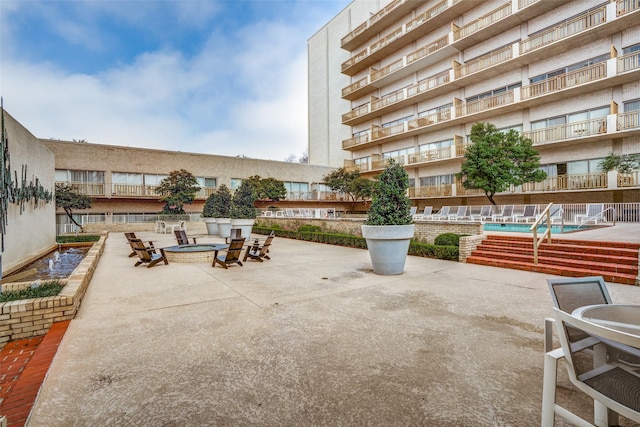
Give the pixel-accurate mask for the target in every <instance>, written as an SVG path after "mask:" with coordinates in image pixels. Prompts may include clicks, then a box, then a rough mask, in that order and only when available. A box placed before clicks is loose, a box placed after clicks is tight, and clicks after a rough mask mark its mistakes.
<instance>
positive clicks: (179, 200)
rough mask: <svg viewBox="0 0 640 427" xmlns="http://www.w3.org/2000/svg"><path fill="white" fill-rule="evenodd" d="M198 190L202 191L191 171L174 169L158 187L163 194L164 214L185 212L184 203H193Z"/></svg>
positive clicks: (157, 189)
mask: <svg viewBox="0 0 640 427" xmlns="http://www.w3.org/2000/svg"><path fill="white" fill-rule="evenodd" d="M198 191H200V186H199V185H198V181H197V180H196V178H195V177H194V176H193V175H192V174H191V172H188V171H186V170H184V169H180V170H175V171H172V172H171V173H170V174H169V176H168V177H166V178H165V179H163V180H162V181H160V185H158V187H156V193H157V194H160V195H161V196H163V197H162V201H163V202H164V207H163V208H162V213H163V214H183V213H185V211H184V205H185V204H191V203H193V201H194V200H195V199H196V193H197V192H198Z"/></svg>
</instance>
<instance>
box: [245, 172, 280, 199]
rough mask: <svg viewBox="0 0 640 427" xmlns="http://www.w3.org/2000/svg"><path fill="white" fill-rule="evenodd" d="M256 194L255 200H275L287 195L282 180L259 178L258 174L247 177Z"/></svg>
mask: <svg viewBox="0 0 640 427" xmlns="http://www.w3.org/2000/svg"><path fill="white" fill-rule="evenodd" d="M247 181H249V183H250V184H251V186H252V187H253V190H254V192H255V195H256V199H257V200H271V201H274V202H277V201H279V200H282V199H284V198H285V197H286V196H287V189H286V188H285V186H284V182H282V181H280V180H279V179H275V178H260V176H259V175H254V176H251V177H249V178H248V179H247Z"/></svg>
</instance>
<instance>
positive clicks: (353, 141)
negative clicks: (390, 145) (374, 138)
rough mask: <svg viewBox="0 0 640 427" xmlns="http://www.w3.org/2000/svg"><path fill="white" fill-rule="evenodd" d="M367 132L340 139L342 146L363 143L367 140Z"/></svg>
mask: <svg viewBox="0 0 640 427" xmlns="http://www.w3.org/2000/svg"><path fill="white" fill-rule="evenodd" d="M369 140H370V138H369V134H364V135H358V136H354V137H353V138H349V139H345V140H344V141H342V148H349V147H353V146H354V145H358V144H364V143H365V142H369Z"/></svg>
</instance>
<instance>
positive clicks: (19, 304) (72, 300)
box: [0, 235, 107, 348]
mask: <svg viewBox="0 0 640 427" xmlns="http://www.w3.org/2000/svg"><path fill="white" fill-rule="evenodd" d="M106 239H107V236H106V235H104V236H101V237H100V240H99V241H97V242H95V243H94V244H93V245H92V246H91V249H89V251H88V252H87V254H86V255H85V257H84V259H83V260H82V261H80V264H78V266H77V267H76V269H75V270H74V271H73V273H71V276H69V277H68V278H67V279H66V285H65V286H64V288H62V291H60V293H59V294H58V295H56V296H52V297H45V298H33V299H28V300H18V301H9V302H3V303H0V348H2V347H4V345H5V344H6V343H7V342H8V341H14V340H19V339H24V338H29V337H34V336H38V335H44V334H46V333H47V331H48V330H49V328H51V325H52V324H53V323H54V322H60V321H63V320H70V319H73V318H74V317H75V315H76V313H77V312H78V309H79V308H80V304H81V302H82V298H83V297H84V294H85V292H86V291H87V288H88V286H89V282H90V281H91V277H93V272H94V271H95V269H96V266H97V265H98V260H99V259H100V255H102V252H103V251H104V243H105V241H106Z"/></svg>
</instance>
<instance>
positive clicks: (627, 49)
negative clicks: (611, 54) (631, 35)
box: [622, 43, 640, 55]
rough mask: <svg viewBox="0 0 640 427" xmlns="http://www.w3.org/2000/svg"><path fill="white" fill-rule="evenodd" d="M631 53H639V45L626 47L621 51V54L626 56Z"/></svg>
mask: <svg viewBox="0 0 640 427" xmlns="http://www.w3.org/2000/svg"><path fill="white" fill-rule="evenodd" d="M633 52H640V43H638V44H634V45H631V46H628V47H625V48H624V49H622V54H623V55H626V54H628V53H633Z"/></svg>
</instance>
